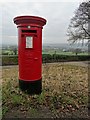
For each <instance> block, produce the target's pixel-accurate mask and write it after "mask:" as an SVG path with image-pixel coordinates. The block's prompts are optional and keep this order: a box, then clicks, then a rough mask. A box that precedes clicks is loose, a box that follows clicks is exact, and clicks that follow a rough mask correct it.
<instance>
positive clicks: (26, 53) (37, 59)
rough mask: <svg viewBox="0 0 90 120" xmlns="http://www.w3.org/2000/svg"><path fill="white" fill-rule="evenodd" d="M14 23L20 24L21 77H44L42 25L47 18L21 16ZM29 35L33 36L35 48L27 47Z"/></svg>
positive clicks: (37, 78) (35, 78)
mask: <svg viewBox="0 0 90 120" xmlns="http://www.w3.org/2000/svg"><path fill="white" fill-rule="evenodd" d="M14 23H15V24H16V25H18V63H19V79H20V80H24V81H36V80H39V79H41V78H42V26H44V25H45V24H46V20H45V19H43V18H40V17H35V16H20V17H16V18H14ZM28 25H29V26H30V28H28V27H27V26H28ZM23 31H25V32H23ZM31 31H33V32H31ZM35 31H36V32H35ZM27 36H28V37H29V36H30V37H33V48H26V37H27Z"/></svg>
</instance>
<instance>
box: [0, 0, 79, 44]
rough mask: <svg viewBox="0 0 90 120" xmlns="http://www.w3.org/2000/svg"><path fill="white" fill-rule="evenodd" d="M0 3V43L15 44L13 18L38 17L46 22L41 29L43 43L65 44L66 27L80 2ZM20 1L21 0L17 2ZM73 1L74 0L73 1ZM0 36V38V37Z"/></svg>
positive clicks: (15, 30)
mask: <svg viewBox="0 0 90 120" xmlns="http://www.w3.org/2000/svg"><path fill="white" fill-rule="evenodd" d="M4 1H5V0H3V3H2V8H1V12H2V23H1V24H0V28H2V33H1V35H2V42H3V43H5V44H7V43H11V44H17V43H18V42H17V41H18V38H17V27H16V25H15V24H14V23H13V18H14V17H16V16H20V15H32V16H34V15H35V16H40V17H43V18H45V19H46V20H47V23H46V25H45V26H44V27H43V38H42V39H43V43H66V42H67V36H66V32H67V27H68V25H69V23H70V19H71V18H72V16H73V14H74V11H75V9H77V8H78V6H79V4H80V0H76V2H73V0H72V2H68V0H67V2H65V0H64V2H55V1H54V2H28V1H29V0H27V1H25V2H17V1H15V2H4ZM19 1H21V0H19ZM74 1H75V0H74ZM1 35H0V36H1ZM0 43H1V41H0Z"/></svg>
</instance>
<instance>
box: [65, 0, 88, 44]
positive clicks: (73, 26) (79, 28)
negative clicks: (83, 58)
mask: <svg viewBox="0 0 90 120" xmlns="http://www.w3.org/2000/svg"><path fill="white" fill-rule="evenodd" d="M89 25H90V1H88V2H82V3H81V4H80V5H79V7H78V9H77V10H76V11H75V14H74V16H73V17H72V19H71V21H70V24H69V26H68V30H67V35H68V36H69V39H68V41H70V42H71V43H74V42H77V41H82V43H84V41H87V43H90V31H89Z"/></svg>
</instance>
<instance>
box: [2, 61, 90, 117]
mask: <svg viewBox="0 0 90 120" xmlns="http://www.w3.org/2000/svg"><path fill="white" fill-rule="evenodd" d="M2 74H3V85H2V100H3V105H2V108H3V117H5V118H21V117H22V118H61V117H62V118H63V117H65V118H67V117H70V118H75V117H76V118H77V117H78V118H87V117H88V110H87V104H88V68H87V67H86V66H79V65H71V64H64V63H46V64H43V71H42V85H43V91H42V93H41V95H32V96H30V95H28V94H25V93H23V92H22V91H20V89H19V88H18V66H7V67H3V70H2Z"/></svg>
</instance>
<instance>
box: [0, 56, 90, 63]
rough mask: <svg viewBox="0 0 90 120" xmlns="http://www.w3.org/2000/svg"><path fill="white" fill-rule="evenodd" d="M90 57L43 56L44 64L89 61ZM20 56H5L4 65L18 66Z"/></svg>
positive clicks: (3, 58)
mask: <svg viewBox="0 0 90 120" xmlns="http://www.w3.org/2000/svg"><path fill="white" fill-rule="evenodd" d="M89 60H90V55H85V56H84V55H77V56H75V55H72V56H71V55H70V56H69V55H59V54H53V55H51V54H43V55H42V62H43V63H51V62H69V61H89ZM17 64H18V56H8V55H7V56H6V55H5V56H3V57H2V65H17Z"/></svg>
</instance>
